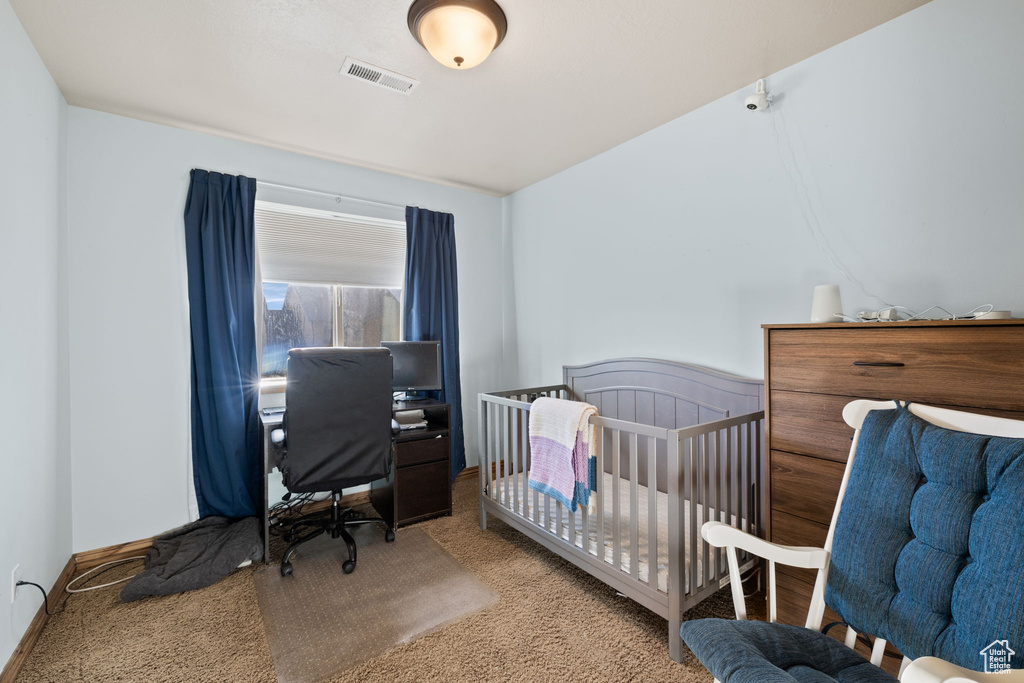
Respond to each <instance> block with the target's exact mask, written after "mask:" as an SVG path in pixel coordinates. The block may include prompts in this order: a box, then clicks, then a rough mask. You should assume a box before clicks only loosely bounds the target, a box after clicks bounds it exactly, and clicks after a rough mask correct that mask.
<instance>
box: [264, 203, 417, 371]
mask: <svg viewBox="0 0 1024 683" xmlns="http://www.w3.org/2000/svg"><path fill="white" fill-rule="evenodd" d="M255 227H256V241H257V244H258V247H259V259H260V270H261V275H262V277H263V283H262V284H263V298H264V301H265V305H264V309H263V357H262V373H263V379H265V380H268V381H269V382H271V383H273V381H274V380H275V379H279V378H283V377H284V376H285V371H286V365H287V361H288V350H289V349H293V348H297V347H311V346H380V343H381V342H382V341H388V340H397V339H401V338H402V337H401V320H402V306H401V301H402V289H401V282H402V280H403V278H404V272H405V224H404V223H403V222H401V221H394V220H385V219H378V218H370V217H365V216H353V215H349V214H340V213H331V212H327V211H317V210H313V209H304V208H299V207H293V206H285V205H281V204H271V203H269V202H261V201H257V202H256V221H255Z"/></svg>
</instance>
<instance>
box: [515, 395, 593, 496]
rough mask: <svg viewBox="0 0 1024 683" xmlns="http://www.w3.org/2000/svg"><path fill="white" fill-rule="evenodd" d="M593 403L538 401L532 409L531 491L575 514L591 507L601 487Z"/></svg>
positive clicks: (543, 398)
mask: <svg viewBox="0 0 1024 683" xmlns="http://www.w3.org/2000/svg"><path fill="white" fill-rule="evenodd" d="M596 415H597V408H595V407H594V406H592V405H590V404H589V403H580V402H578V401H564V400H562V399H560V398H547V397H542V398H538V399H537V400H536V401H534V402H533V405H532V406H531V408H530V453H531V455H530V461H531V464H530V473H529V477H530V488H531V489H535V490H537V491H540V492H541V493H545V494H547V495H549V496H551V497H552V498H554V499H555V500H557V501H559V502H561V503H562V504H563V505H565V506H566V507H568V508H569V509H570V510H571V511H573V512H575V511H576V506H577V505H580V506H583V507H587V506H588V505H589V504H590V492H591V491H592V490H594V489H595V487H596V485H597V472H596V471H595V467H596V462H597V460H596V458H595V457H594V428H593V426H591V425H590V418H591V417H592V416H596Z"/></svg>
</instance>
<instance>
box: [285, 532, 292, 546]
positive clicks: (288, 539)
mask: <svg viewBox="0 0 1024 683" xmlns="http://www.w3.org/2000/svg"><path fill="white" fill-rule="evenodd" d="M284 542H285V543H294V542H295V534H293V533H292V532H290V531H289V532H288V533H286V534H285V535H284Z"/></svg>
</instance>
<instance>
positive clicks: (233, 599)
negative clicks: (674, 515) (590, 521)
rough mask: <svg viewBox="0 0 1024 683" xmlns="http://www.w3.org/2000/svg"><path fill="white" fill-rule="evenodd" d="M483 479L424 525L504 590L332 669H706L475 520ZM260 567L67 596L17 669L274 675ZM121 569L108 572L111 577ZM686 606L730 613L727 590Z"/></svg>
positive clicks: (105, 677) (680, 674)
mask: <svg viewBox="0 0 1024 683" xmlns="http://www.w3.org/2000/svg"><path fill="white" fill-rule="evenodd" d="M475 484H476V482H475V481H472V480H467V481H463V482H460V483H459V484H458V485H457V486H456V488H455V515H454V516H452V517H446V518H441V519H436V520H432V521H429V522H426V523H423V524H420V525H417V526H416V527H415V528H418V529H422V530H424V531H426V532H427V533H428V534H429V535H430V536H431V537H432V538H433V539H434V540H435V541H437V542H438V543H440V544H441V546H443V547H444V548H445V550H447V551H448V552H449V553H451V554H452V556H454V557H455V559H456V560H458V561H459V562H460V563H461V564H462V565H463V566H464V567H466V569H468V570H469V571H471V572H473V573H474V574H476V576H477V577H478V578H479V579H480V580H481V581H483V582H484V583H485V584H487V585H488V586H490V587H491V588H492V589H493V590H495V591H496V592H497V593H498V595H499V596H500V598H499V601H498V602H497V603H496V604H494V605H493V606H491V607H489V608H487V609H485V610H484V611H482V612H478V613H476V614H473V615H471V616H469V617H466V618H464V619H462V620H460V621H457V622H455V623H454V624H450V625H448V626H446V627H444V628H441V629H439V630H437V631H434V632H433V633H430V634H429V635H427V636H425V637H423V638H420V639H419V640H416V641H415V642H412V643H409V644H406V645H402V646H399V647H396V648H394V649H392V650H389V651H388V652H385V653H384V654H382V655H380V656H378V657H375V658H373V659H371V660H369V661H366V662H364V663H363V664H361V665H359V666H357V667H355V668H353V669H350V670H348V671H339V672H338V674H337V677H336V678H335V679H334V680H335V681H337V682H339V683H341V682H349V681H352V682H355V681H410V682H411V681H545V680H549V681H559V682H566V681H654V680H658V681H668V680H671V681H684V682H688V681H710V680H711V677H710V676H709V675H708V674H707V672H706V671H705V670H704V669H703V667H701V666H700V664H699V663H697V662H696V661H695V660H694V659H693V658H692V657H691V656H689V655H688V656H687V659H686V660H685V661H684V662H683V663H682V664H676V663H674V662H673V661H672V660H670V659H669V658H668V648H667V646H666V642H667V641H666V631H667V626H666V622H665V621H664V620H663V619H661V618H659V617H658V616H656V615H654V614H652V613H651V612H648V611H647V610H645V609H644V608H642V607H640V606H638V605H636V604H635V603H634V602H632V601H630V600H627V599H626V598H623V597H619V596H617V595H616V592H615V591H614V590H612V589H610V588H608V587H607V586H605V585H604V584H602V583H600V582H598V581H597V580H595V579H593V578H591V577H590V576H588V575H587V574H585V573H583V572H582V571H580V570H578V569H576V568H575V567H573V566H572V565H570V564H569V563H567V562H565V561H563V560H561V559H559V558H558V557H556V556H554V555H552V554H551V553H549V552H547V551H546V550H544V549H543V548H542V547H541V546H539V545H537V544H535V543H533V542H532V541H530V540H528V539H526V538H525V537H523V536H522V535H521V534H518V533H517V532H515V531H513V530H512V529H510V528H509V527H507V526H506V525H504V524H502V523H500V522H497V521H495V520H493V519H492V520H491V524H490V528H489V529H488V530H487V531H480V529H479V527H478V526H477V502H476V486H475ZM401 533H402V530H399V534H401ZM399 542H401V538H399ZM365 569H368V567H366V566H360V567H359V569H357V571H363V570H365ZM253 571H254V569H251V568H249V569H243V570H240V571H238V572H235V574H233V575H232V576H230V577H229V578H227V579H225V580H224V581H222V582H220V583H219V584H217V585H215V586H211V587H209V588H205V589H203V590H199V591H194V592H191V593H186V594H183V595H175V596H169V597H160V598H148V599H145V600H140V601H138V602H133V603H129V604H127V605H125V604H121V603H120V602H119V601H118V598H117V591H116V590H114V589H109V590H108V589H104V590H99V591H95V592H92V593H85V594H81V595H75V596H72V597H71V598H70V600H68V603H67V608H66V610H65V611H64V612H63V613H62V614H59V615H57V616H56V617H54V618H52V619H50V621H49V623H48V624H47V626H46V629H45V630H44V632H43V634H42V637H41V638H40V640H39V643H38V645H37V646H36V649H35V650H34V651H33V653H32V655H31V656H30V657H29V660H28V662H27V663H26V666H25V668H24V669H23V670H22V674H21V676H20V677H19V678H18V681H19V682H21V683H29V682H31V681H61V682H69V683H70V682H79V681H253V682H260V683H275V675H274V666H273V662H272V661H271V658H270V650H269V647H268V645H267V640H266V637H265V635H264V629H263V624H262V622H261V617H260V610H259V605H258V603H257V597H256V589H255V586H254V584H253V577H252V572H253ZM297 571H298V566H297V565H296V572H297ZM115 577H116V574H115V573H114V572H110V573H108V574H107V575H106V576H105V578H104V580H105V581H109V580H111V579H112V578H115ZM688 616H689V617H691V618H696V617H704V616H720V617H732V604H731V601H730V599H729V592H728V589H726V590H724V591H720V592H719V593H718V594H716V595H714V596H712V597H711V598H710V599H708V600H706V601H705V602H703V603H702V604H700V605H698V606H697V607H696V608H694V609H693V610H692V611H691V613H690V614H689V615H688Z"/></svg>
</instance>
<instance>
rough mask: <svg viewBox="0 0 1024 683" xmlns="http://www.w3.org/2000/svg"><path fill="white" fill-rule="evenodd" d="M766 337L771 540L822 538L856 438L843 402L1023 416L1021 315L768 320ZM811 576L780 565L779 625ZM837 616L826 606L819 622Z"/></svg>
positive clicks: (802, 604) (793, 615) (804, 598)
mask: <svg viewBox="0 0 1024 683" xmlns="http://www.w3.org/2000/svg"><path fill="white" fill-rule="evenodd" d="M764 334H765V340H764V341H765V401H766V411H767V418H766V422H767V437H766V438H767V443H768V446H769V453H770V461H769V476H768V486H767V489H768V491H767V493H768V510H769V512H768V533H769V538H770V539H771V540H772V541H774V542H776V543H784V544H786V545H798V546H821V545H822V544H823V543H824V541H825V535H826V533H827V532H828V525H829V522H830V521H831V518H832V509H833V507H834V506H835V501H836V495H837V494H838V491H839V483H840V480H841V478H842V475H843V468H844V467H845V465H846V459H847V456H848V455H849V451H850V439H851V437H852V436H853V430H851V429H850V428H849V427H847V426H846V423H845V422H843V418H842V409H843V406H845V405H846V404H847V403H848V402H849V401H851V400H853V399H855V398H871V399H882V400H885V399H901V400H907V401H912V402H917V403H927V404H932V405H942V406H948V407H953V408H961V409H967V410H972V411H975V412H981V413H988V414H991V415H1001V416H1005V417H1013V418H1017V419H1024V320H992V321H976V322H975V321H921V322H901V323H837V324H823V325H816V324H806V325H765V326H764ZM813 580H814V575H813V573H812V572H808V571H805V570H793V569H788V568H785V567H781V566H780V567H778V584H777V585H778V592H777V597H778V618H779V621H782V622H785V623H790V624H798V625H803V623H804V620H805V618H806V616H807V605H808V602H809V600H810V594H811V586H812V584H813ZM838 620H839V617H838V616H836V615H835V614H834V613H833V612H831V610H829V611H828V612H826V615H825V622H824V623H829V622H831V621H838ZM844 631H845V630H844V629H835V630H834V631H833V633H834V634H836V635H838V634H839V633H841V632H844Z"/></svg>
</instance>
